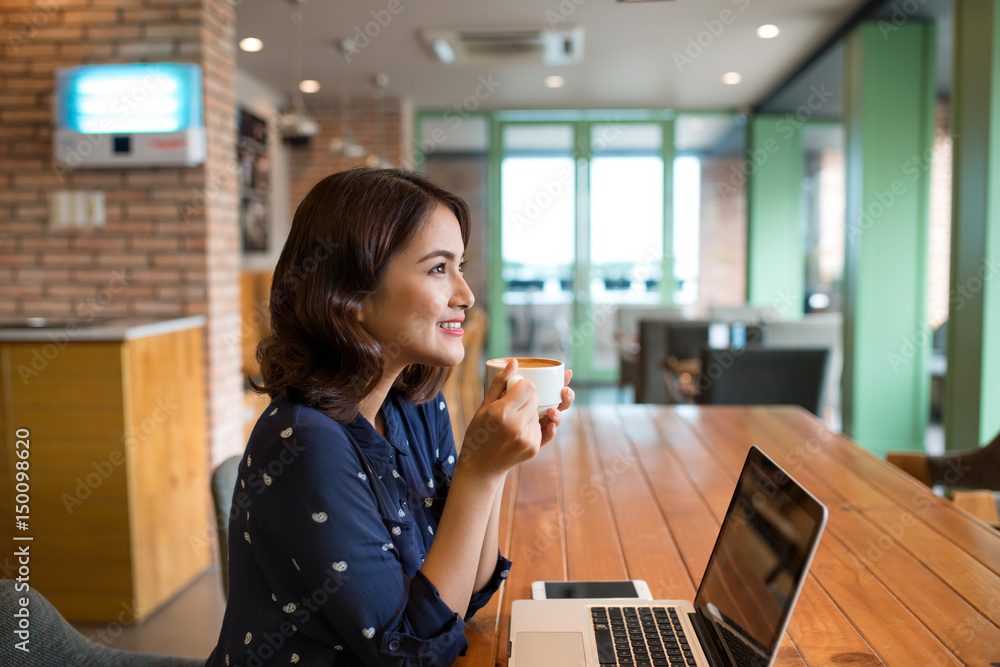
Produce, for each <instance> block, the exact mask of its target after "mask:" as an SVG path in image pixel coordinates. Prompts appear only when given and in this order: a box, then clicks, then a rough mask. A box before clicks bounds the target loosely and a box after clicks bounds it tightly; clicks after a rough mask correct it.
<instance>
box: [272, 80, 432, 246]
mask: <svg viewBox="0 0 1000 667" xmlns="http://www.w3.org/2000/svg"><path fill="white" fill-rule="evenodd" d="M306 107H307V108H308V109H309V111H310V112H311V113H312V114H313V115H314V116H315V117H316V120H318V121H319V124H320V132H319V134H317V135H316V136H315V137H312V139H310V140H309V143H308V145H306V146H291V147H290V149H289V163H290V165H291V168H290V172H291V186H290V188H289V198H288V199H289V205H290V207H291V213H290V217H293V216H294V214H295V209H296V208H298V205H299V202H301V201H302V198H303V197H305V196H306V194H307V193H308V192H309V190H310V189H311V188H312V186H314V185H316V183H318V182H319V181H321V180H322V179H323V178H325V177H327V176H329V175H330V174H334V173H336V172H338V171H343V170H345V169H350V168H351V167H356V166H359V165H362V164H365V158H363V157H362V158H350V157H346V156H344V155H334V154H332V153H331V152H330V142H331V141H333V140H334V139H339V138H340V137H341V118H340V116H341V114H340V102H339V101H338V100H335V99H334V100H314V99H312V98H310V99H309V100H307V101H306ZM384 108H385V112H384V122H383V125H384V127H385V137H384V140H383V141H382V145H383V146H384V149H385V153H386V157H387V158H388V159H389V160H390V161H391V162H392V163H393V165H395V166H397V167H401V168H409V167H411V166H412V164H413V123H414V112H413V106H412V105H411V103H410V102H409V101H408V100H406V99H386V100H385V107H384ZM349 114H350V129H351V132H352V133H353V134H354V139H355V141H357V143H359V144H361V145H362V146H364V147H365V148H366V149H368V151H375V150H377V147H378V145H379V142H378V122H377V115H376V106H375V101H374V100H373V99H358V98H355V99H354V100H352V101H351V106H350V110H349ZM281 242H284V241H283V240H282V241H281Z"/></svg>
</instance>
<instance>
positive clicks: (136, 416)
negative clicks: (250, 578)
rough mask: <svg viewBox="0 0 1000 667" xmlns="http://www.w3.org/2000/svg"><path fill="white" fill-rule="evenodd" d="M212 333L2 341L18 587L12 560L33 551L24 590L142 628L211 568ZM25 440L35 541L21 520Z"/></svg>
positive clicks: (7, 501) (190, 328)
mask: <svg viewBox="0 0 1000 667" xmlns="http://www.w3.org/2000/svg"><path fill="white" fill-rule="evenodd" d="M203 325H204V318H200V317H199V318H184V319H183V320H174V321H170V322H159V323H157V322H149V321H126V322H119V323H102V324H100V325H95V326H89V327H83V328H80V329H79V330H76V331H72V330H69V329H66V328H62V327H60V328H52V329H48V330H24V331H21V330H11V329H5V330H3V331H2V332H0V379H2V387H3V402H2V408H3V409H2V410H0V442H2V443H3V445H4V450H3V451H4V456H3V457H2V458H0V543H2V544H3V545H4V547H3V549H4V553H3V554H2V555H0V574H2V575H3V576H4V577H7V578H15V577H17V576H18V567H19V565H18V563H17V562H16V559H15V558H14V557H13V553H14V550H15V548H16V547H19V546H22V545H28V546H29V549H30V564H29V567H30V574H29V577H30V579H29V583H30V584H31V586H33V587H35V588H37V589H38V590H39V591H40V592H41V593H42V594H43V595H45V596H46V597H48V598H49V600H51V601H52V603H53V604H54V605H55V606H56V607H57V608H58V609H59V611H60V612H61V613H62V614H63V615H64V616H65V617H67V618H69V619H73V620H79V621H109V622H110V621H117V622H119V623H126V624H127V623H129V622H132V621H135V620H141V619H142V618H144V617H146V616H148V615H149V614H150V613H151V612H153V611H155V610H156V609H157V608H158V607H159V606H160V605H161V604H163V603H164V602H166V601H167V600H168V599H169V598H170V597H172V596H173V595H174V594H175V593H176V592H177V591H178V590H179V589H180V588H182V587H183V586H184V585H186V584H187V583H188V582H190V581H191V580H192V579H193V577H194V576H195V575H196V574H197V573H199V572H201V571H203V570H204V569H205V568H206V567H207V566H208V565H209V564H210V563H211V561H212V557H213V552H212V549H211V541H210V539H209V540H206V539H205V537H206V534H207V535H208V536H211V527H212V526H214V522H213V521H212V518H211V514H210V507H211V505H210V500H209V485H208V452H207V446H208V445H207V434H206V421H205V419H206V417H205V378H204V363H203V356H204V351H203V350H204V327H203ZM18 338H20V339H21V340H17V339H18ZM20 429H26V430H27V431H28V432H29V433H30V436H29V439H30V447H29V450H28V451H29V452H30V455H29V456H30V458H29V459H28V462H29V464H30V467H29V470H28V472H29V475H30V478H29V483H30V491H29V495H30V503H29V504H30V513H29V518H28V521H27V524H28V528H27V530H18V529H17V528H16V527H15V519H16V518H17V517H15V514H14V499H15V487H14V485H15V479H14V475H15V473H16V470H15V466H16V463H17V462H18V461H19V460H20V459H19V458H18V457H17V454H16V451H15V441H16V440H17V439H18V437H17V435H18V434H20V435H23V433H24V432H23V431H20ZM21 449H23V447H22V448H21ZM22 467H23V466H22ZM15 534H16V536H18V537H26V536H30V537H31V538H32V540H30V541H14V540H13V538H14V536H15ZM9 545H14V546H9ZM4 559H6V560H4Z"/></svg>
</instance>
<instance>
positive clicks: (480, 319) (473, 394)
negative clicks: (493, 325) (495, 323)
mask: <svg viewBox="0 0 1000 667" xmlns="http://www.w3.org/2000/svg"><path fill="white" fill-rule="evenodd" d="M488 323H489V318H488V317H487V316H486V313H485V312H483V311H482V310H470V311H469V312H468V313H467V314H466V319H465V323H464V324H463V325H462V328H463V329H464V330H465V336H463V337H462V343H463V345H464V346H465V359H463V360H462V365H463V366H464V369H463V372H462V387H461V391H462V416H463V417H464V419H465V425H466V426H468V425H469V421H471V420H472V415H474V414H476V410H478V409H479V405H480V404H481V403H482V402H483V375H482V373H481V371H482V370H483V368H484V365H483V364H484V361H483V357H484V356H485V355H484V345H485V343H486V329H487V326H488ZM464 435H465V434H464V430H463V436H464ZM456 442H457V441H456ZM459 444H461V443H459Z"/></svg>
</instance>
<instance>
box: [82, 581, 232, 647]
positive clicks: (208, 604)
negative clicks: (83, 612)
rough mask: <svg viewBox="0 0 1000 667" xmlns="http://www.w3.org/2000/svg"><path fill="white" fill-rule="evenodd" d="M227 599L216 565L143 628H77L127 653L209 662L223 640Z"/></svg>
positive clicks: (145, 623)
mask: <svg viewBox="0 0 1000 667" xmlns="http://www.w3.org/2000/svg"><path fill="white" fill-rule="evenodd" d="M225 611H226V599H225V598H224V597H223V596H222V579H221V575H220V570H219V567H218V565H213V566H212V567H211V568H209V569H208V570H206V571H205V572H204V573H203V574H202V575H201V576H200V577H198V578H197V579H196V580H195V581H194V582H192V583H191V585H190V586H188V587H187V588H185V589H184V590H182V591H181V592H180V593H179V594H178V595H177V596H176V597H175V598H174V599H173V600H171V601H170V602H168V603H167V604H166V605H165V606H164V607H163V608H162V609H160V610H159V611H158V612H156V613H155V614H153V615H152V616H150V617H149V618H148V619H146V620H145V621H143V622H142V623H140V624H132V625H122V624H120V623H108V624H100V625H86V624H82V623H74V624H73V626H74V627H75V628H76V629H77V630H79V631H80V632H81V633H82V634H83V635H84V636H86V637H89V638H90V639H92V640H93V641H95V642H98V643H100V644H104V645H106V646H111V647H113V648H117V649H121V650H124V651H143V652H146V653H162V654H167V655H181V656H186V657H189V658H204V659H206V660H207V659H208V656H209V654H210V653H211V652H212V649H214V648H215V644H216V642H217V641H218V640H219V630H220V629H222V616H223V614H224V613H225Z"/></svg>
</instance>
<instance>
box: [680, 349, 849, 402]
mask: <svg viewBox="0 0 1000 667" xmlns="http://www.w3.org/2000/svg"><path fill="white" fill-rule="evenodd" d="M829 354H830V350H829V349H828V348H825V347H824V348H796V349H790V348H773V347H746V348H742V349H728V350H717V349H711V348H703V349H702V352H701V376H700V377H699V379H698V389H699V390H700V394H699V395H698V397H697V399H696V400H697V402H698V403H701V404H705V405H800V406H802V407H803V408H805V409H806V410H809V411H810V412H812V413H813V414H815V415H818V414H819V406H820V398H821V396H822V389H823V378H824V373H825V370H826V362H827V357H828V356H829Z"/></svg>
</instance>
